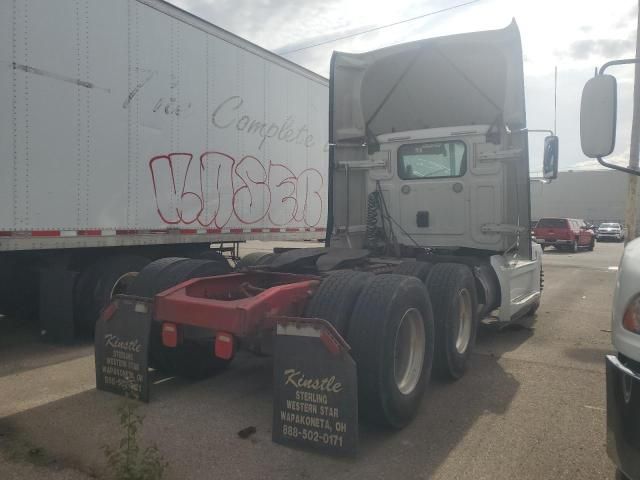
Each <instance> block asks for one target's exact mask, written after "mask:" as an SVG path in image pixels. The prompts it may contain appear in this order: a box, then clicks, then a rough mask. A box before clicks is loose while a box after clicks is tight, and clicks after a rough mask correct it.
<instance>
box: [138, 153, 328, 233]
mask: <svg viewBox="0 0 640 480" xmlns="http://www.w3.org/2000/svg"><path fill="white" fill-rule="evenodd" d="M149 169H150V171H151V179H152V182H153V192H154V195H155V200H156V207H157V211H158V215H159V217H160V219H161V220H162V221H163V222H164V223H166V224H171V225H174V224H180V223H182V224H185V225H189V224H192V223H194V222H196V221H197V222H198V223H199V224H200V225H202V226H203V227H212V226H215V227H216V228H223V227H225V226H226V225H228V224H230V223H231V224H233V223H234V220H235V221H237V222H238V223H240V224H245V225H251V224H257V223H259V222H260V223H262V224H263V225H264V226H265V227H269V226H276V227H280V226H284V225H288V226H292V225H296V224H299V225H301V226H307V227H315V226H317V225H318V224H319V223H320V221H321V219H322V213H323V201H322V199H323V193H324V192H323V187H324V180H323V177H322V174H321V173H320V172H319V171H318V170H316V169H314V168H307V169H305V170H303V171H302V172H300V174H298V175H297V176H296V175H295V174H294V172H293V171H292V170H291V169H290V168H289V167H287V166H285V165H282V164H278V163H271V162H269V164H268V165H267V166H266V167H265V165H263V163H262V162H261V161H260V160H259V159H257V158H256V157H253V156H251V155H247V156H245V157H243V158H242V159H240V160H239V161H236V159H235V158H233V157H232V156H231V155H228V154H226V153H222V152H205V153H203V154H202V155H201V156H200V158H199V161H196V162H194V161H193V155H192V154H190V153H168V154H166V155H159V156H156V157H153V158H152V159H151V160H150V161H149Z"/></svg>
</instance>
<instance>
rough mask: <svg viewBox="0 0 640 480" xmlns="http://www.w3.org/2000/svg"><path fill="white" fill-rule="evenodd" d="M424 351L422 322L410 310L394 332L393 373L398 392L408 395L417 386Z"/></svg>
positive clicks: (415, 312)
mask: <svg viewBox="0 0 640 480" xmlns="http://www.w3.org/2000/svg"><path fill="white" fill-rule="evenodd" d="M425 349H426V339H425V333H424V321H423V320H422V315H421V314H420V312H419V311H418V310H417V309H416V308H410V309H408V310H407V311H406V312H404V315H403V316H402V319H401V320H400V323H399V324H398V330H397V331H396V338H395V345H394V357H393V371H394V377H395V381H396V386H397V387H398V390H400V392H401V393H402V394H404V395H409V394H410V393H411V392H413V390H414V389H415V388H416V385H418V382H419V381H420V377H421V375H422V365H423V363H424V354H425Z"/></svg>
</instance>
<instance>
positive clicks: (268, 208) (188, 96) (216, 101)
mask: <svg viewBox="0 0 640 480" xmlns="http://www.w3.org/2000/svg"><path fill="white" fill-rule="evenodd" d="M328 105H329V102H328V82H327V80H326V79H325V78H323V77H321V76H319V75H316V74H314V73H313V72H310V71H308V70H306V69H304V68H302V67H300V66H298V65H295V64H293V63H291V62H289V61H287V60H285V59H283V58H281V57H279V56H277V55H275V54H273V53H271V52H268V51H266V50H264V49H261V48H260V47H258V46H256V45H253V44H251V43H249V42H247V41H245V40H243V39H241V38H239V37H237V36H235V35H232V34H230V33H228V32H226V31H224V30H222V29H220V28H218V27H216V26H214V25H212V24H210V23H207V22H206V21H204V20H202V19H200V18H197V17H195V16H193V15H191V14H189V13H187V12H185V11H183V10H180V9H178V8H176V7H174V6H172V5H170V4H169V3H166V2H164V1H161V0H111V1H109V2H104V1H99V0H58V1H55V2H51V1H47V0H23V1H13V2H9V1H6V2H2V3H1V4H0V205H1V207H0V270H1V271H2V273H1V274H0V284H1V285H2V287H1V290H3V292H2V294H0V298H4V299H5V301H4V302H2V304H0V312H6V311H11V310H15V308H16V307H18V304H23V305H24V304H25V299H24V298H22V297H24V294H25V290H29V291H30V292H31V293H33V292H35V291H37V290H38V289H37V288H35V285H36V284H37V283H42V282H43V278H42V275H40V277H41V278H40V280H37V279H35V278H34V276H33V275H32V273H33V272H35V271H36V270H37V271H38V272H40V273H41V274H42V272H43V271H44V270H47V268H46V267H48V266H51V265H55V267H56V270H57V271H58V272H60V271H61V270H68V271H70V272H74V273H75V274H76V275H75V276H76V278H75V280H73V281H72V280H69V282H67V283H68V284H69V285H71V286H73V285H75V286H73V287H69V288H72V291H71V293H69V292H68V295H67V297H69V296H70V297H73V296H74V291H75V292H76V293H75V295H76V296H77V289H78V286H77V285H78V282H79V281H80V280H81V279H82V278H83V277H86V275H87V274H85V272H86V271H87V269H93V270H92V273H91V275H92V276H93V280H91V281H90V282H89V283H94V284H95V283H96V282H98V283H100V281H99V280H98V279H99V277H100V276H101V275H100V274H97V273H96V272H95V269H96V268H97V269H98V270H100V268H98V267H96V266H95V265H96V262H98V263H100V262H102V263H101V264H102V265H106V266H108V267H109V268H112V267H111V266H112V265H113V264H114V263H118V264H119V263H121V264H122V265H120V267H121V268H119V269H116V270H118V272H116V273H123V272H124V271H128V269H129V268H138V266H139V265H140V264H141V263H143V262H144V261H145V260H152V259H155V258H158V257H160V256H166V255H178V256H192V255H196V254H197V252H198V251H202V250H203V249H208V248H209V245H210V244H212V243H220V242H239V241H244V240H247V239H262V240H277V239H287V240H291V239H318V238H322V237H323V236H324V230H325V226H326V207H327V205H326V198H327V193H326V190H327V187H326V186H327V181H326V176H327V172H328V165H327V161H328V149H327V139H328V121H327V119H328ZM133 257H136V258H135V261H132V258H133ZM105 258H109V259H110V260H109V261H106V260H105ZM127 259H128V260H127ZM127 265H128V266H127ZM49 270H50V269H49ZM112 273H113V272H112ZM114 275H115V273H114ZM114 275H110V277H113V276H114ZM18 277H25V278H29V279H30V280H29V282H31V284H32V285H34V287H33V288H27V287H25V286H24V284H23V283H22V282H17V279H18ZM10 279H12V281H9V280H10ZM55 283H59V279H58V280H56V281H55ZM87 288H89V289H90V290H91V289H92V288H93V287H87ZM59 293H60V292H59ZM42 295H45V296H46V293H44V292H42V289H41V303H42V301H43V299H42ZM58 296H60V295H58ZM62 296H65V295H62ZM98 296H100V295H98ZM72 300H73V299H72ZM74 302H75V303H76V305H75V307H76V308H75V310H76V314H77V310H78V305H77V301H75V300H74ZM45 303H46V302H45ZM102 303H104V302H102V300H100V301H99V302H98V304H102ZM9 304H11V305H9ZM27 304H33V301H29V302H27ZM97 306H98V305H95V307H97ZM93 310H95V308H94V309H92V314H93V313H95V312H94V311H93ZM67 313H68V309H67ZM62 316H63V315H57V317H59V318H62ZM77 317H78V315H76V320H77ZM43 321H44V320H43ZM45 323H47V324H48V326H49V328H52V327H53V325H54V324H55V322H53V321H52V320H47V321H46V322H45ZM67 330H69V329H67Z"/></svg>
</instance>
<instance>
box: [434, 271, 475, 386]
mask: <svg viewBox="0 0 640 480" xmlns="http://www.w3.org/2000/svg"><path fill="white" fill-rule="evenodd" d="M427 290H428V291H429V295H430V297H431V304H432V306H433V315H434V318H435V328H436V344H435V358H434V373H435V374H436V375H437V376H438V377H439V378H441V379H448V380H457V379H459V378H461V377H462V376H463V375H464V373H465V371H466V370H467V366H468V364H469V358H470V356H471V351H472V349H473V346H474V344H475V341H476V335H477V331H478V299H477V292H476V286H475V280H474V278H473V273H472V272H471V270H470V269H469V267H467V266H466V265H462V264H459V263H438V264H436V265H435V266H434V267H433V269H432V270H431V274H430V275H429V280H428V282H427Z"/></svg>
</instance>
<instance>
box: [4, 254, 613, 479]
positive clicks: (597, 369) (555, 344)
mask: <svg viewBox="0 0 640 480" xmlns="http://www.w3.org/2000/svg"><path fill="white" fill-rule="evenodd" d="M309 246H311V244H310V245H309ZM252 248H254V249H264V250H268V249H270V248H271V246H270V245H259V244H253V245H252ZM621 253H622V245H621V244H614V243H607V244H601V243H599V244H597V245H596V249H595V251H594V252H579V253H576V254H571V253H564V252H556V251H554V250H553V249H548V250H547V251H546V252H545V254H544V269H545V273H546V277H545V278H546V283H545V290H544V293H543V298H542V305H541V307H540V309H539V310H538V313H537V315H535V316H533V317H528V318H524V319H522V320H521V321H520V322H519V323H518V324H516V325H512V326H510V327H507V328H504V329H498V328H496V327H491V328H483V329H482V331H481V333H480V335H479V338H478V342H477V346H476V349H475V353H474V355H473V358H472V365H471V367H470V369H469V371H468V372H467V374H466V375H465V376H464V377H463V378H462V379H461V380H459V381H457V382H453V383H436V382H433V383H432V384H431V385H430V387H429V391H428V393H427V395H426V397H425V399H424V400H423V402H422V406H421V409H420V412H419V414H418V416H417V418H416V419H415V420H414V421H413V423H411V424H410V425H409V426H408V427H406V428H405V429H403V430H402V431H399V432H393V433H390V432H386V431H380V430H376V429H372V428H369V427H366V426H363V427H361V431H360V448H359V453H358V456H357V457H356V458H332V457H327V456H325V455H321V454H317V453H309V452H304V451H301V450H296V449H291V448H286V447H283V446H279V445H277V444H274V443H272V441H271V413H272V363H271V360H270V359H269V358H265V357H255V356H250V355H244V354H242V355H239V357H238V358H236V359H235V360H234V362H233V364H232V366H231V367H230V368H229V369H228V370H227V371H225V372H224V373H222V374H220V375H218V376H216V377H213V378H210V379H208V380H205V381H201V382H189V381H186V380H183V379H177V378H170V379H158V381H157V383H156V384H154V385H152V399H151V402H150V403H149V404H146V405H141V406H140V407H139V413H141V414H143V415H144V416H145V419H144V424H143V427H142V431H141V442H142V443H143V444H145V445H148V444H151V443H155V444H157V446H158V448H159V450H160V452H161V454H162V456H163V457H164V459H165V460H166V461H167V462H168V465H169V466H168V468H167V471H166V478H170V479H209V478H225V479H228V480H235V479H242V480H246V479H264V478H274V479H278V480H281V479H282V480H284V479H315V478H317V479H325V478H334V479H356V478H358V479H361V478H362V479H364V478H366V479H396V478H403V479H407V480H408V479H427V478H434V479H454V478H460V479H467V478H469V479H513V478H518V479H547V478H548V479H560V478H567V479H568V478H571V479H574V478H580V479H603V478H613V477H614V468H613V466H612V464H611V462H610V461H609V459H608V458H607V455H606V451H605V441H606V432H605V384H604V355H605V354H606V353H608V352H610V351H611V342H610V332H609V331H610V306H611V296H612V290H613V286H614V283H615V273H616V268H617V265H618V262H619V258H620V255H621ZM3 321H4V322H8V320H7V319H0V326H2V323H1V322H3ZM93 369H94V361H93V355H92V346H91V345H90V344H87V343H85V344H80V345H75V346H71V347H61V346H54V345H45V344H42V343H40V341H39V339H38V338H37V332H32V331H28V330H27V331H26V332H25V331H24V330H21V329H19V328H18V329H16V330H14V331H13V332H12V333H11V334H10V335H4V336H3V337H2V339H0V478H3V479H6V478H20V479H22V478H56V479H58V478H59V479H66V478H69V479H76V478H94V477H96V476H97V477H102V476H104V475H105V455H104V452H103V449H102V447H103V445H106V444H110V445H113V444H115V443H116V442H117V441H118V440H119V439H120V438H121V436H122V432H121V430H120V427H119V426H118V414H117V407H118V406H119V405H120V404H121V403H122V399H121V398H119V397H116V396H114V395H111V394H108V393H104V392H98V391H96V390H95V388H94V387H95V383H94V382H95V380H94V372H93ZM249 426H252V427H255V429H256V433H255V434H253V435H251V436H250V437H249V438H246V439H242V438H240V437H239V436H238V435H237V432H238V431H240V430H241V429H244V428H246V427H249Z"/></svg>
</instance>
